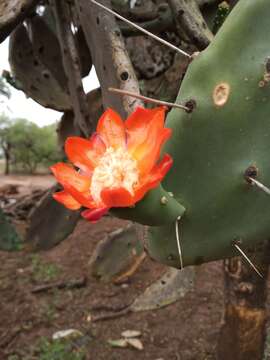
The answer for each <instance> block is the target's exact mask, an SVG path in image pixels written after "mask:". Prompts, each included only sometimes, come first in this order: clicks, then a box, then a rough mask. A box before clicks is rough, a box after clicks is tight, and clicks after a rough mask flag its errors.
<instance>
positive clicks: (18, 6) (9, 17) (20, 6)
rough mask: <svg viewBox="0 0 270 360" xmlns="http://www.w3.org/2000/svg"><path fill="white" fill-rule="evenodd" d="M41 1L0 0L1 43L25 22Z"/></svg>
mask: <svg viewBox="0 0 270 360" xmlns="http://www.w3.org/2000/svg"><path fill="white" fill-rule="evenodd" d="M38 2H39V0H0V43H1V42H2V41H4V40H5V39H6V38H7V37H8V35H9V34H10V33H11V32H12V30H14V29H15V27H16V26H17V25H18V24H20V23H21V22H23V21H24V19H25V18H26V17H27V16H28V15H29V13H30V12H31V11H32V10H33V9H34V7H35V6H36V5H37V3H38Z"/></svg>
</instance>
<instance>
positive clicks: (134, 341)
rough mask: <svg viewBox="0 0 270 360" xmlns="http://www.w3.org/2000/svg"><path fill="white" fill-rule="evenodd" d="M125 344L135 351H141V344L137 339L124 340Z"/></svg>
mask: <svg viewBox="0 0 270 360" xmlns="http://www.w3.org/2000/svg"><path fill="white" fill-rule="evenodd" d="M126 342H127V343H128V344H129V345H130V346H132V347H134V349H137V350H143V343H142V342H141V340H139V339H126Z"/></svg>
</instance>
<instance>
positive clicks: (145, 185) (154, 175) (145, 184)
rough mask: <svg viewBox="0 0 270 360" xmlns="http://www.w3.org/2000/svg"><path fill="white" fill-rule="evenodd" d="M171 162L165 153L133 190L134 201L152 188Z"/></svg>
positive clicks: (161, 177)
mask: <svg viewBox="0 0 270 360" xmlns="http://www.w3.org/2000/svg"><path fill="white" fill-rule="evenodd" d="M172 164H173V159H172V158H171V156H170V155H168V154H165V155H164V157H163V159H162V160H161V161H160V162H159V163H158V164H157V165H156V166H154V168H153V169H152V171H151V172H150V173H149V174H147V175H146V176H145V177H144V179H142V182H141V185H140V186H139V187H138V188H137V189H136V190H135V202H138V201H139V200H141V199H142V198H143V197H144V196H145V194H146V193H147V192H148V191H149V190H152V189H154V188H155V187H157V186H158V185H159V183H160V182H161V181H162V180H163V178H164V177H165V175H166V174H167V172H168V171H169V170H170V168H171V167H172Z"/></svg>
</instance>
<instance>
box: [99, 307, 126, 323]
mask: <svg viewBox="0 0 270 360" xmlns="http://www.w3.org/2000/svg"><path fill="white" fill-rule="evenodd" d="M131 312H132V310H131V308H130V307H128V308H126V309H124V310H121V311H118V312H114V313H109V314H102V315H97V316H93V317H92V322H97V321H104V320H111V319H115V318H118V317H121V316H125V315H128V314H130V313H131Z"/></svg>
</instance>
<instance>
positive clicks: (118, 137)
mask: <svg viewBox="0 0 270 360" xmlns="http://www.w3.org/2000/svg"><path fill="white" fill-rule="evenodd" d="M97 133H98V134H99V135H100V136H101V137H102V140H103V141H104V142H105V144H106V145H107V147H109V146H111V147H113V148H117V147H125V146H126V132H125V127H124V123H123V120H122V119H121V117H120V116H119V115H118V114H117V113H116V112H115V111H113V110H112V109H107V110H106V111H105V113H104V114H103V115H102V116H101V118H100V119H99V121H98V125H97Z"/></svg>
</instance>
